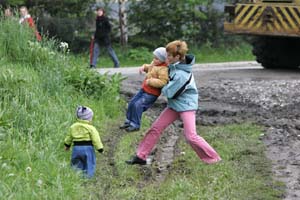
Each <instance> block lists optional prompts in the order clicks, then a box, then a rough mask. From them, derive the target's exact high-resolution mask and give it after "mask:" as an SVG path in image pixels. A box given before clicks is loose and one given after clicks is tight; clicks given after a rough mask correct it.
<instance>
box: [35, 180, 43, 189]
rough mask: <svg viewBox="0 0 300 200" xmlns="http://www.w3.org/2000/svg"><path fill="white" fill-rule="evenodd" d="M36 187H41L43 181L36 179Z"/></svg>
mask: <svg viewBox="0 0 300 200" xmlns="http://www.w3.org/2000/svg"><path fill="white" fill-rule="evenodd" d="M36 185H37V186H38V187H42V185H43V181H42V180H41V179H38V180H37V182H36Z"/></svg>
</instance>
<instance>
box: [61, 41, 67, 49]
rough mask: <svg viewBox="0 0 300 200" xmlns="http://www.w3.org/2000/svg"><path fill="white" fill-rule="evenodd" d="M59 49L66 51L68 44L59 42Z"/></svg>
mask: <svg viewBox="0 0 300 200" xmlns="http://www.w3.org/2000/svg"><path fill="white" fill-rule="evenodd" d="M59 48H61V49H68V48H69V44H68V43H66V42H61V43H60V45H59Z"/></svg>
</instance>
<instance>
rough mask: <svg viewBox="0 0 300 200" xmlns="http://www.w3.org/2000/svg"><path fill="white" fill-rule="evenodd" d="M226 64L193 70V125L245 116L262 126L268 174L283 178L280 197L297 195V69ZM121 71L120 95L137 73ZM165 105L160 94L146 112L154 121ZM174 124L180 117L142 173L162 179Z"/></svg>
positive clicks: (134, 84)
mask: <svg viewBox="0 0 300 200" xmlns="http://www.w3.org/2000/svg"><path fill="white" fill-rule="evenodd" d="M252 65H253V63H252ZM256 65H257V64H256ZM224 66H225V65H224ZM226 67H229V68H230V66H228V65H226ZM226 67H224V68H220V69H216V70H202V69H201V68H197V70H194V75H195V80H196V81H197V86H198V89H199V93H200V95H199V106H200V107H199V110H198V112H197V124H198V125H219V124H231V123H241V122H249V121H250V122H254V123H257V124H259V125H263V126H264V127H266V128H265V134H264V135H262V140H263V141H264V143H265V145H266V149H267V150H266V156H267V157H268V158H269V159H271V160H272V163H273V172H274V177H275V178H276V179H278V180H280V181H283V182H284V183H286V195H285V197H284V199H289V200H294V199H295V200H296V199H300V71H299V70H296V71H288V70H265V69H261V68H260V67H254V68H253V69H252V68H251V67H249V66H248V69H247V68H245V69H243V68H242V67H241V68H236V69H235V68H234V67H233V68H230V69H226ZM235 67H236V66H235ZM126 76H128V78H127V79H126V80H125V81H123V87H122V94H123V95H125V97H126V98H127V99H129V98H131V97H132V95H134V94H135V93H136V91H137V90H138V89H139V87H140V85H141V81H142V80H143V76H141V75H138V73H136V75H134V74H129V75H126ZM165 105H166V100H165V99H164V98H161V97H160V98H159V100H158V101H157V102H156V103H155V105H154V106H153V107H152V108H151V109H150V110H149V111H147V112H146V115H147V116H150V117H151V119H153V120H154V119H155V118H156V116H158V115H159V113H160V112H161V110H162V109H163V108H164V107H165ZM174 127H176V129H177V131H176V132H175V131H174ZM178 127H179V128H181V123H180V122H176V123H175V124H174V125H173V126H172V127H170V128H169V129H168V130H167V132H168V133H166V134H164V136H163V137H162V138H161V141H160V143H159V144H158V145H157V148H156V149H155V151H154V154H153V155H152V157H151V158H152V162H155V165H151V167H145V168H144V173H145V175H150V176H152V178H153V179H154V180H156V181H161V180H163V179H164V177H165V176H166V175H167V173H168V167H169V166H170V165H171V164H172V161H173V157H174V155H175V154H176V153H178V152H177V151H176V142H177V141H178V138H179V135H178V133H180V132H181V131H178ZM166 141H167V142H166ZM174 146H175V148H174ZM153 166H155V170H153Z"/></svg>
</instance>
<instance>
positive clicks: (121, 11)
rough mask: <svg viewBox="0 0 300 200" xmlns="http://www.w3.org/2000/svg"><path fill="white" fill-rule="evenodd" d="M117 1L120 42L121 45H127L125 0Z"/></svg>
mask: <svg viewBox="0 0 300 200" xmlns="http://www.w3.org/2000/svg"><path fill="white" fill-rule="evenodd" d="M118 1H119V24H120V42H121V45H122V46H126V45H127V41H128V33H127V13H126V8H125V4H126V1H127V0H118Z"/></svg>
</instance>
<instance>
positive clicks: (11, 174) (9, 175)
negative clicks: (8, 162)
mask: <svg viewBox="0 0 300 200" xmlns="http://www.w3.org/2000/svg"><path fill="white" fill-rule="evenodd" d="M7 176H8V177H11V176H15V174H13V173H10V174H8V175H7Z"/></svg>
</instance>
